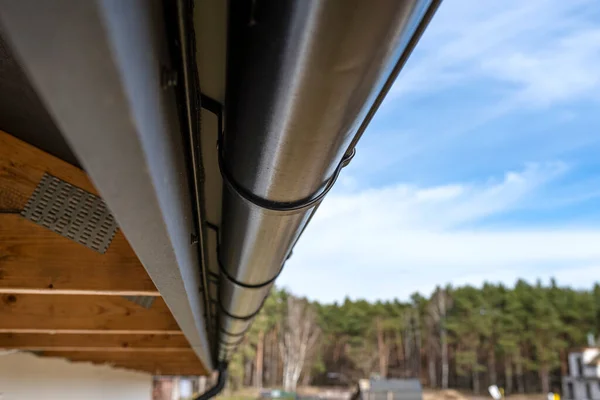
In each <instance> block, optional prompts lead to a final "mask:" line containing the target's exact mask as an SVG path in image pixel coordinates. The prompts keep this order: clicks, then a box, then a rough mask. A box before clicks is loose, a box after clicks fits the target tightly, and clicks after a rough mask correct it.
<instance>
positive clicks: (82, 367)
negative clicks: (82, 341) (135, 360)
mask: <svg viewBox="0 0 600 400" xmlns="http://www.w3.org/2000/svg"><path fill="white" fill-rule="evenodd" d="M28 399H47V400H80V399H86V400H105V399H110V400H150V399H152V375H151V374H148V373H141V372H136V371H128V370H125V369H121V368H114V367H110V366H108V365H94V364H91V363H85V362H78V363H72V362H70V361H67V360H64V359H60V358H47V357H37V356H36V355H34V354H31V353H17V352H14V353H12V352H11V353H8V352H7V353H4V354H0V400H28Z"/></svg>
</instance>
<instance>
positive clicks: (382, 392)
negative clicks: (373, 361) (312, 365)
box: [352, 379, 600, 400]
mask: <svg viewBox="0 0 600 400" xmlns="http://www.w3.org/2000/svg"><path fill="white" fill-rule="evenodd" d="M422 398H423V389H422V388H421V383H420V382H419V380H418V379H370V380H369V379H361V380H360V381H359V382H358V389H357V392H356V393H355V394H354V396H352V399H356V400H422ZM599 400H600V399H599Z"/></svg>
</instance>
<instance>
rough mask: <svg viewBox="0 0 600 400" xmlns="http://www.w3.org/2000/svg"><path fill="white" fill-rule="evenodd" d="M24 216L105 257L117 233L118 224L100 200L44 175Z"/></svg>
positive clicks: (28, 202) (28, 203)
mask: <svg viewBox="0 0 600 400" xmlns="http://www.w3.org/2000/svg"><path fill="white" fill-rule="evenodd" d="M21 214H22V215H23V216H24V217H25V218H27V219H28V220H30V221H33V222H35V223H36V224H39V225H42V226H43V227H46V228H48V229H50V230H51V231H53V232H56V233H58V234H60V235H62V236H64V237H67V238H69V239H71V240H74V241H76V242H77V243H81V244H82V245H84V246H87V247H89V248H90V249H92V250H95V251H97V252H99V253H102V254H104V253H105V252H106V250H107V249H108V246H109V245H110V242H111V241H112V238H113V237H114V235H115V232H116V231H117V222H116V221H115V219H114V217H113V216H112V214H111V213H110V211H109V210H108V208H107V207H106V204H105V203H104V201H103V200H102V199H101V198H100V197H98V196H94V195H93V194H91V193H88V192H86V191H85V190H82V189H80V188H78V187H76V186H73V185H71V184H70V183H67V182H65V181H63V180H62V179H59V178H57V177H55V176H52V175H49V174H44V176H43V178H42V180H41V181H40V183H39V184H38V186H37V187H36V188H35V190H34V192H33V194H32V195H31V197H30V198H29V200H28V201H27V205H26V206H25V209H24V210H23V212H22V213H21Z"/></svg>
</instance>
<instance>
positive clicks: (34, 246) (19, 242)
mask: <svg viewBox="0 0 600 400" xmlns="http://www.w3.org/2000/svg"><path fill="white" fill-rule="evenodd" d="M0 190H1V189H0ZM0 293H41V294H43V293H54V294H103V295H119V296H137V295H140V296H158V295H159V293H158V291H157V290H156V287H155V286H154V284H153V283H152V280H151V279H150V277H149V276H148V274H147V273H146V270H145V269H144V267H143V266H142V264H141V263H140V261H139V260H138V258H137V256H136V255H135V253H134V252H133V250H132V249H131V247H130V246H129V243H128V242H127V240H126V239H125V237H124V236H123V234H122V233H121V231H118V232H117V234H116V235H115V237H114V239H113V241H112V243H111V245H110V246H109V248H108V250H107V251H106V253H105V254H100V253H97V252H95V251H94V250H92V249H89V248H87V247H86V246H83V245H81V244H79V243H76V242H74V241H72V240H70V239H67V238H65V237H63V236H61V235H58V234H56V233H54V232H52V231H50V230H49V229H46V228H44V227H42V226H40V225H37V224H35V223H33V222H31V221H28V220H26V219H25V218H23V217H21V216H20V215H14V214H0Z"/></svg>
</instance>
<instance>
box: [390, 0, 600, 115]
mask: <svg viewBox="0 0 600 400" xmlns="http://www.w3.org/2000/svg"><path fill="white" fill-rule="evenodd" d="M597 6H598V4H597V2H596V1H595V0H571V1H562V0H528V1H522V0H505V1H498V2H474V1H470V0H452V1H446V2H444V3H443V4H442V6H441V7H440V10H439V11H438V13H437V15H436V16H435V18H434V20H433V22H432V23H431V25H430V27H429V28H428V30H427V31H426V33H425V35H424V37H423V39H422V41H421V43H419V46H418V47H417V50H416V51H415V55H414V57H413V58H412V59H411V60H410V61H409V64H408V65H407V68H406V69H405V70H404V71H403V72H402V74H401V75H400V78H399V79H398V81H397V83H396V84H395V86H394V87H393V89H392V93H391V95H392V96H395V97H397V96H402V95H407V94H410V93H413V94H414V93H423V92H431V91H439V90H441V89H444V88H447V87H455V86H460V85H464V84H469V83H473V82H478V84H479V85H481V87H483V85H485V84H486V82H487V84H490V83H493V82H499V83H503V84H504V86H503V89H502V90H503V91H506V92H508V93H512V96H510V97H511V99H510V101H509V102H510V103H511V104H512V103H514V104H513V106H515V107H516V106H520V105H524V104H525V105H530V106H538V105H548V104H552V103H554V102H560V101H565V100H571V99H573V98H581V97H595V98H597V97H598V89H599V88H600V69H598V65H600V28H599V27H598V25H597V24H591V23H590V20H591V19H593V13H594V12H595V13H596V14H597V13H598V10H597ZM503 97H506V96H505V95H504V96H503ZM507 101H508V100H507ZM506 107H507V106H506V104H502V105H500V108H506Z"/></svg>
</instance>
